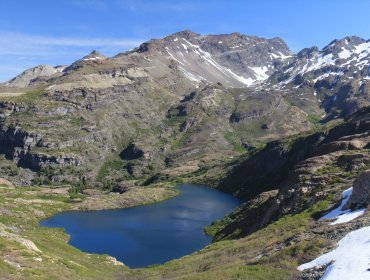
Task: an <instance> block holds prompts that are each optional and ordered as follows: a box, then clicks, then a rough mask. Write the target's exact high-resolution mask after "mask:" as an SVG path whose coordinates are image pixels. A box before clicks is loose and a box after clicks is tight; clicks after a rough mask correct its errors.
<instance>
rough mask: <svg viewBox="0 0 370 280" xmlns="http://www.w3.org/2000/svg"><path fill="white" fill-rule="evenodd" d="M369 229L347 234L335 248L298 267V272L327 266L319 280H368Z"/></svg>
mask: <svg viewBox="0 0 370 280" xmlns="http://www.w3.org/2000/svg"><path fill="white" fill-rule="evenodd" d="M369 241H370V227H364V228H361V229H358V230H355V231H352V232H350V233H348V234H347V235H346V236H345V237H344V238H342V239H341V240H340V241H339V242H338V246H337V248H335V249H334V250H333V251H331V252H328V253H326V254H324V255H322V256H320V257H318V258H316V259H315V260H313V261H311V262H309V263H305V264H302V265H300V266H298V270H301V271H302V270H305V269H309V268H314V267H319V266H323V265H327V264H329V263H330V262H332V261H334V263H333V264H331V265H329V267H328V268H327V269H326V271H325V273H324V275H323V277H322V278H321V280H348V279H356V280H365V279H370V271H368V269H369V268H370V265H369V260H370V242H369Z"/></svg>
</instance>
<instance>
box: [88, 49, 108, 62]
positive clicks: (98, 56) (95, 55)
mask: <svg viewBox="0 0 370 280" xmlns="http://www.w3.org/2000/svg"><path fill="white" fill-rule="evenodd" d="M106 58H107V57H106V56H105V55H103V54H101V53H100V52H98V51H97V50H93V51H92V52H91V53H90V54H88V55H86V56H84V57H83V58H82V60H101V59H106Z"/></svg>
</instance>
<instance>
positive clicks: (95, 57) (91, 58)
mask: <svg viewBox="0 0 370 280" xmlns="http://www.w3.org/2000/svg"><path fill="white" fill-rule="evenodd" d="M99 59H102V58H101V57H99V56H94V57H89V58H84V59H83V60H85V61H88V60H99Z"/></svg>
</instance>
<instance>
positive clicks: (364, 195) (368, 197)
mask: <svg viewBox="0 0 370 280" xmlns="http://www.w3.org/2000/svg"><path fill="white" fill-rule="evenodd" d="M369 204H370V170H367V171H365V172H363V173H361V175H360V176H358V177H357V178H356V180H355V181H354V182H353V192H352V195H351V197H350V199H349V200H348V202H347V205H346V207H347V208H358V207H364V206H367V205H369Z"/></svg>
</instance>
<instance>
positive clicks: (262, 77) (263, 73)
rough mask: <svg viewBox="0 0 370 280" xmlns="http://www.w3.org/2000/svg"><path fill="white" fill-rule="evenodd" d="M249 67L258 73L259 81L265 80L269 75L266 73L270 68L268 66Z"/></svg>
mask: <svg viewBox="0 0 370 280" xmlns="http://www.w3.org/2000/svg"><path fill="white" fill-rule="evenodd" d="M249 68H250V69H252V70H253V72H254V73H255V75H256V79H257V80H258V81H264V80H266V79H267V78H268V77H269V76H268V75H267V74H266V72H267V71H268V68H267V67H266V66H263V67H250V66H249Z"/></svg>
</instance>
